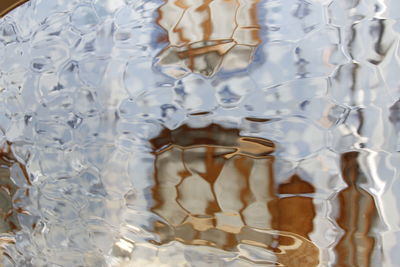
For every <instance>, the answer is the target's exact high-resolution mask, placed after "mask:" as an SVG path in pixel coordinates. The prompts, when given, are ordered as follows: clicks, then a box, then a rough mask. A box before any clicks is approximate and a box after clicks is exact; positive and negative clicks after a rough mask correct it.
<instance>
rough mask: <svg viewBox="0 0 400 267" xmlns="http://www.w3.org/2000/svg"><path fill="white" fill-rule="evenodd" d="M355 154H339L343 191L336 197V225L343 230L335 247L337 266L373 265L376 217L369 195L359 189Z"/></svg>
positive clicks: (374, 206)
mask: <svg viewBox="0 0 400 267" xmlns="http://www.w3.org/2000/svg"><path fill="white" fill-rule="evenodd" d="M358 159H359V153H358V152H348V153H345V154H343V155H342V159H341V161H342V173H343V178H344V181H345V182H346V184H347V186H348V187H347V188H346V189H344V190H342V191H341V192H340V193H339V195H338V202H339V215H338V218H337V223H338V225H339V226H340V228H341V229H342V230H343V231H344V234H343V236H342V237H341V239H340V240H339V242H338V244H337V245H336V252H337V255H338V266H344V267H347V266H348V267H350V266H366V267H368V266H373V265H371V257H372V253H373V250H374V246H375V243H376V233H374V232H373V227H374V226H377V225H378V224H379V217H378V213H377V208H376V205H375V201H374V198H373V196H372V195H371V194H370V193H368V192H367V191H366V190H365V189H363V188H362V186H361V184H362V183H365V181H366V178H365V177H364V176H363V174H362V172H361V170H360V166H359V163H358Z"/></svg>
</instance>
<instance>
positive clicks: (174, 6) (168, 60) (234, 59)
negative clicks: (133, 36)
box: [157, 0, 261, 78]
mask: <svg viewBox="0 0 400 267" xmlns="http://www.w3.org/2000/svg"><path fill="white" fill-rule="evenodd" d="M258 2H259V0H251V1H243V0H242V1H236V0H228V1H227V0H216V1H210V0H198V1H184V0H165V3H164V5H162V6H161V7H160V8H159V9H158V14H159V17H158V20H157V23H158V24H159V25H160V26H161V27H162V28H163V29H165V30H166V31H167V38H166V39H167V41H168V46H167V47H166V48H165V49H164V50H163V51H162V52H161V53H160V54H159V55H158V64H159V65H160V66H161V68H162V70H163V71H164V72H165V73H167V74H169V75H171V76H173V77H175V78H179V77H182V76H184V75H185V74H187V73H188V72H195V73H200V74H202V75H204V76H212V75H213V74H215V73H216V72H217V71H218V70H219V69H223V70H226V71H234V70H240V69H244V68H246V67H247V66H248V65H249V63H250V62H251V60H252V57H253V54H254V52H255V49H256V48H257V46H258V45H259V44H260V43H261V40H260V37H259V31H260V26H259V24H258V22H257V4H258Z"/></svg>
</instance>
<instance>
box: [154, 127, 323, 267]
mask: <svg viewBox="0 0 400 267" xmlns="http://www.w3.org/2000/svg"><path fill="white" fill-rule="evenodd" d="M151 143H152V145H153V148H154V151H155V152H154V154H155V156H156V160H155V177H154V180H155V185H154V187H153V188H152V195H153V200H154V205H153V206H152V208H151V210H152V211H153V212H154V213H156V214H157V215H159V216H160V217H161V218H163V220H159V221H157V222H155V224H154V231H155V232H156V233H157V234H158V235H159V236H160V242H155V241H154V243H156V244H165V243H168V242H170V241H174V240H175V241H179V242H182V243H184V244H189V245H206V246H212V247H217V248H220V249H223V250H227V251H235V250H237V246H238V245H240V244H248V245H253V246H258V247H262V248H264V249H266V250H268V251H270V252H272V253H274V254H275V255H276V262H271V264H276V263H280V264H283V265H285V266H293V267H295V266H301V265H306V266H317V265H318V263H319V250H318V248H317V247H316V246H315V244H313V243H312V242H311V241H310V238H309V233H310V232H311V231H312V230H313V223H314V222H313V220H314V217H315V207H314V204H313V201H312V198H310V197H306V196H302V195H301V194H311V193H313V192H314V191H315V189H314V188H313V186H312V185H311V184H309V183H307V182H305V181H303V180H302V179H301V178H300V177H299V176H293V177H291V178H290V179H289V180H288V181H287V182H286V183H284V184H282V185H279V186H278V188H277V189H276V188H275V182H274V171H273V162H274V160H275V159H274V157H273V156H272V155H271V153H272V152H273V151H274V150H275V145H274V143H273V142H271V141H270V140H266V139H261V138H254V137H241V136H240V135H239V130H238V129H227V128H224V127H221V126H219V125H215V124H211V125H210V126H208V127H204V128H190V127H188V126H186V125H184V126H182V127H180V128H178V129H175V130H173V131H170V130H164V131H163V132H162V133H161V134H160V136H158V137H157V138H155V139H153V140H151ZM283 194H285V197H280V195H283Z"/></svg>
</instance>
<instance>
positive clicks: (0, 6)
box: [0, 0, 28, 17]
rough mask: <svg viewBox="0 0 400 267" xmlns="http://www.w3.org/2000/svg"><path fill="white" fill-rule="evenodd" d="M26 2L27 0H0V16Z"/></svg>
mask: <svg viewBox="0 0 400 267" xmlns="http://www.w3.org/2000/svg"><path fill="white" fill-rule="evenodd" d="M25 2H28V0H1V1H0V17H3V16H4V15H5V14H7V13H8V12H10V11H11V10H13V9H14V8H16V7H18V6H20V5H22V4H23V3H25Z"/></svg>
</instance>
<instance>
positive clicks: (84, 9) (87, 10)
mask: <svg viewBox="0 0 400 267" xmlns="http://www.w3.org/2000/svg"><path fill="white" fill-rule="evenodd" d="M70 19H71V25H72V26H73V27H75V28H76V29H77V30H79V31H80V32H82V33H84V34H85V33H88V32H91V31H93V27H94V26H96V25H97V24H98V23H99V18H98V17H97V14H96V11H95V10H94V9H93V7H92V6H90V5H80V6H77V7H76V8H75V9H74V10H73V11H72V13H71V18H70Z"/></svg>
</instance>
